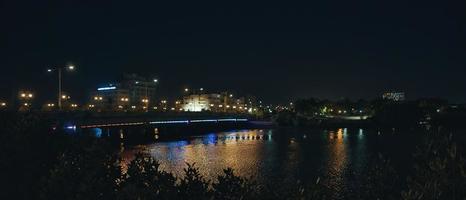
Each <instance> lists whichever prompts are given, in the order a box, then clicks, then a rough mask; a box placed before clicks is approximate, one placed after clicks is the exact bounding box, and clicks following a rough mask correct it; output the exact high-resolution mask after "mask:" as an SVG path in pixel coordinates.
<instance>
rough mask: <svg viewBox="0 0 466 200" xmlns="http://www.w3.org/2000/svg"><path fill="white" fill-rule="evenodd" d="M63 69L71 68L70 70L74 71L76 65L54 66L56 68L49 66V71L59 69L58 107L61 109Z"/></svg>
mask: <svg viewBox="0 0 466 200" xmlns="http://www.w3.org/2000/svg"><path fill="white" fill-rule="evenodd" d="M62 70H69V71H73V70H74V66H73V65H68V66H61V67H54V68H49V69H47V72H53V71H57V72H58V109H59V110H61V109H62V105H61V99H62V90H61V88H62V80H61V79H62V76H61V72H62Z"/></svg>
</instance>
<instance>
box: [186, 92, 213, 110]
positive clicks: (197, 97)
mask: <svg viewBox="0 0 466 200" xmlns="http://www.w3.org/2000/svg"><path fill="white" fill-rule="evenodd" d="M219 105H222V95H220V94H190V95H187V96H184V98H183V105H182V108H183V110H184V111H187V112H201V111H216V110H218V109H217V107H216V106H219Z"/></svg>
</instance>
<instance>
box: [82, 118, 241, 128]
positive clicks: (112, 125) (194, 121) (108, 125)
mask: <svg viewBox="0 0 466 200" xmlns="http://www.w3.org/2000/svg"><path fill="white" fill-rule="evenodd" d="M247 121H248V119H245V118H239V119H238V118H230V119H193V120H161V121H149V122H129V123H108V124H93V125H82V126H80V128H99V127H118V126H141V125H145V124H190V123H193V124H195V123H219V122H247Z"/></svg>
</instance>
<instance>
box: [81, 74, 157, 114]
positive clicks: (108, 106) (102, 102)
mask: <svg viewBox="0 0 466 200" xmlns="http://www.w3.org/2000/svg"><path fill="white" fill-rule="evenodd" d="M156 85H157V80H156V79H153V80H149V79H146V78H143V77H141V76H138V75H136V74H125V75H124V76H123V78H122V80H120V81H119V82H117V83H112V84H107V85H105V86H103V87H99V88H97V90H96V91H94V92H92V94H91V102H90V103H89V104H88V108H89V109H90V110H114V111H115V110H147V109H149V108H151V107H153V106H156V105H157V102H156V100H155V98H156Z"/></svg>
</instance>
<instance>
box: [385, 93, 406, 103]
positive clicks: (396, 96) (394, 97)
mask: <svg viewBox="0 0 466 200" xmlns="http://www.w3.org/2000/svg"><path fill="white" fill-rule="evenodd" d="M382 98H383V99H384V100H390V101H404V100H405V93H404V92H386V93H384V94H383V95H382Z"/></svg>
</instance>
